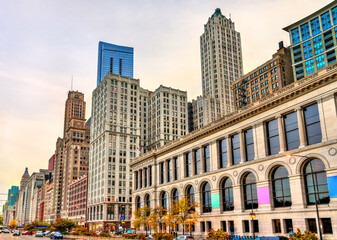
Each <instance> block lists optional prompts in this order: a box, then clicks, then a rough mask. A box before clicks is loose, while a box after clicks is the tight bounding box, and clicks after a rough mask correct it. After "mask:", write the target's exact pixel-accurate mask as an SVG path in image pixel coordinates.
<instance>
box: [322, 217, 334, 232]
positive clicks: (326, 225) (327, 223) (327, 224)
mask: <svg viewBox="0 0 337 240" xmlns="http://www.w3.org/2000/svg"><path fill="white" fill-rule="evenodd" d="M321 223H322V226H323V234H332V226H331V219H330V218H321Z"/></svg>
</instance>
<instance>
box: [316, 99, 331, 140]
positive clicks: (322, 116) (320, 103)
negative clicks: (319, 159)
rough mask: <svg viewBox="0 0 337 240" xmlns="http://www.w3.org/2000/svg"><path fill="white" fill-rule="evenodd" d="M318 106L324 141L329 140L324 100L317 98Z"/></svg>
mask: <svg viewBox="0 0 337 240" xmlns="http://www.w3.org/2000/svg"><path fill="white" fill-rule="evenodd" d="M317 108H318V113H319V120H320V123H321V131H322V142H326V141H328V133H327V129H326V122H325V121H326V120H325V118H326V117H325V112H324V106H323V100H322V99H318V100H317Z"/></svg>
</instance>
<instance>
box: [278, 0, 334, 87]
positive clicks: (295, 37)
mask: <svg viewBox="0 0 337 240" xmlns="http://www.w3.org/2000/svg"><path fill="white" fill-rule="evenodd" d="M284 30H285V31H287V32H289V35H290V43H291V46H290V47H291V58H292V67H293V74H294V78H295V81H296V80H299V79H302V78H304V77H306V76H309V75H311V74H313V73H315V72H316V71H318V70H320V69H321V68H323V67H325V66H328V65H330V64H332V63H334V62H336V45H337V43H336V39H337V37H336V35H337V3H336V1H333V2H331V3H330V4H328V5H327V6H325V7H323V8H321V9H320V10H318V11H316V12H314V13H312V14H310V15H309V16H307V17H305V18H303V19H301V20H299V21H297V22H295V23H293V24H291V25H289V26H287V27H285V28H284Z"/></svg>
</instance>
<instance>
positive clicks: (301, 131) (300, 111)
mask: <svg viewBox="0 0 337 240" xmlns="http://www.w3.org/2000/svg"><path fill="white" fill-rule="evenodd" d="M296 113H297V123H298V134H299V135H300V148H302V147H305V146H306V145H307V139H306V134H305V123H304V116H303V109H302V108H301V107H299V108H297V109H296Z"/></svg>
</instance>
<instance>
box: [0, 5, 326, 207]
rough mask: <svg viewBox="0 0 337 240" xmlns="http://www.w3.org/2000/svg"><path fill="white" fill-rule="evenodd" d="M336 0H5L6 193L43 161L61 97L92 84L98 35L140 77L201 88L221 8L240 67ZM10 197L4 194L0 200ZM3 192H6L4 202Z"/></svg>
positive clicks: (1, 161) (0, 43)
mask: <svg viewBox="0 0 337 240" xmlns="http://www.w3.org/2000/svg"><path fill="white" fill-rule="evenodd" d="M329 2H331V0H273V1H272V0H207V1H205V0H123V1H118V0H97V1H90V0H72V1H67V0H21V1H19V0H0V193H6V192H7V189H8V188H9V187H10V186H11V185H19V182H20V178H21V175H22V174H23V172H24V168H25V167H28V168H29V173H32V172H33V171H38V169H40V168H46V167H47V164H48V159H49V158H50V156H51V155H52V154H53V153H54V151H55V143H56V139H57V137H58V136H61V135H62V131H63V130H62V128H63V117H64V102H65V99H66V97H67V91H68V90H69V89H70V82H71V77H72V76H73V77H74V89H75V90H79V91H81V92H84V94H85V99H86V102H87V117H89V116H90V108H91V100H90V99H91V93H92V91H93V89H94V88H95V85H96V71H97V48H98V41H100V40H101V41H106V42H110V43H114V44H119V45H125V46H132V47H134V51H135V58H134V60H135V63H134V66H135V69H134V77H135V78H139V79H140V81H141V86H142V87H144V88H147V89H150V90H154V88H156V87H157V86H159V85H160V84H163V85H167V86H171V87H174V88H179V89H182V90H187V91H188V97H189V99H192V98H195V97H196V96H197V95H200V94H201V77H200V53H199V37H200V35H201V34H202V32H203V25H204V24H205V23H206V22H207V19H208V17H209V16H211V15H212V14H213V12H214V10H215V8H218V7H219V8H221V10H222V13H223V14H224V15H225V16H226V17H229V16H231V18H232V20H233V21H234V22H235V27H236V30H237V31H239V32H240V33H241V36H242V49H243V65H244V72H245V73H246V72H248V71H250V70H252V69H253V68H255V67H257V66H258V65H259V64H262V63H263V62H264V61H266V60H268V59H269V58H271V55H272V54H273V53H274V52H275V51H276V50H277V48H278V42H279V41H284V42H285V45H289V37H288V34H287V33H286V32H285V31H283V30H282V28H283V27H285V26H287V25H290V24H291V23H293V22H295V21H297V20H299V19H301V18H303V17H305V16H307V15H309V14H310V13H312V12H314V11H315V10H318V9H319V8H321V7H323V6H325V5H326V4H328V3H329ZM4 198H5V196H1V195H0V199H4ZM2 204H3V201H2V202H1V201H0V205H2Z"/></svg>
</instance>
